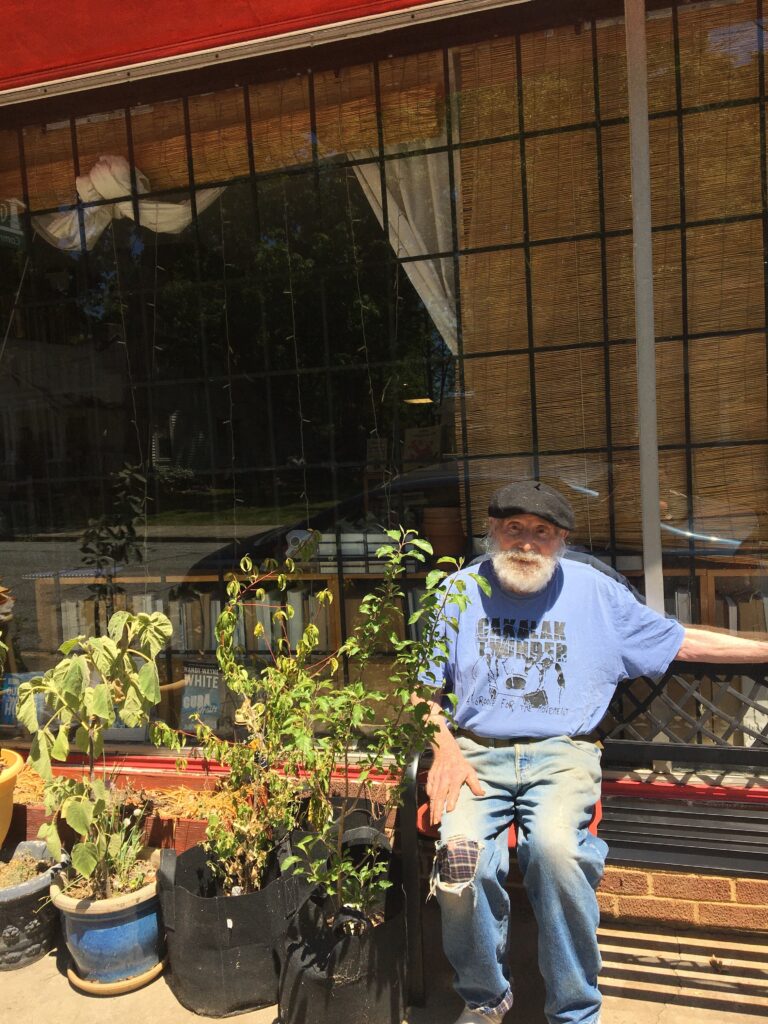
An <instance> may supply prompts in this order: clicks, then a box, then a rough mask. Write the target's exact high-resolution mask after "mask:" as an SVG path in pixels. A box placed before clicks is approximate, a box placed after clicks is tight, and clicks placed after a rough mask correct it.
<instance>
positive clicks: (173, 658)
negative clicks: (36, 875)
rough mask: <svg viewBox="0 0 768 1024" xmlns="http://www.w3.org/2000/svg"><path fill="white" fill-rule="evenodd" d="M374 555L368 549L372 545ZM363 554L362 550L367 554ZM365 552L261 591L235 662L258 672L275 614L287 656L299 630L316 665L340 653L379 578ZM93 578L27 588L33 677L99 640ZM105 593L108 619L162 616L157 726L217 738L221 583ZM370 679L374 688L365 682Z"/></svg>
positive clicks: (152, 578)
mask: <svg viewBox="0 0 768 1024" xmlns="http://www.w3.org/2000/svg"><path fill="white" fill-rule="evenodd" d="M376 546H378V543H377V544H376ZM369 548H370V550H369ZM374 550H375V547H374V546H373V545H372V544H369V545H367V546H366V547H365V548H364V549H362V550H361V549H358V548H357V547H356V548H354V550H352V551H351V552H350V555H351V557H352V560H353V561H352V566H351V571H350V572H349V573H347V566H346V564H344V563H342V567H341V571H340V569H339V566H338V564H334V565H333V571H331V566H330V565H329V564H327V560H323V561H322V562H320V563H319V564H316V565H310V566H308V567H307V569H306V570H305V571H301V572H299V573H297V575H296V576H295V577H293V578H292V579H291V581H290V583H289V586H288V589H287V590H286V591H283V592H280V591H279V590H278V589H277V587H273V588H271V589H270V588H269V586H267V587H266V588H265V589H266V595H265V598H264V600H263V601H261V602H258V601H249V602H248V603H246V604H245V605H244V612H243V616H242V618H241V622H240V626H239V635H238V636H237V637H236V640H237V644H238V646H239V647H240V648H241V649H242V651H243V655H244V657H245V658H247V659H249V660H250V661H251V662H252V663H253V664H254V665H258V664H259V662H260V661H263V663H264V664H266V663H267V661H268V659H269V658H270V651H271V650H274V649H275V644H276V641H277V639H278V637H277V634H276V627H275V625H274V623H273V622H272V614H273V612H274V610H275V606H276V605H280V604H282V605H284V606H290V607H292V608H293V616H292V617H291V618H290V619H289V620H288V622H287V623H286V629H287V633H288V640H289V642H290V644H291V646H292V647H295V645H296V644H297V643H298V641H299V639H300V638H301V635H302V633H303V631H304V628H305V625H306V624H307V623H308V622H314V623H315V625H316V626H317V628H318V631H319V645H318V647H317V649H316V652H315V653H316V657H317V658H318V660H319V659H322V658H323V657H325V656H326V655H327V654H329V653H331V652H333V651H335V650H337V649H338V647H339V646H340V645H341V643H342V641H343V639H344V637H345V636H347V635H348V634H349V632H351V631H352V630H353V629H354V627H355V625H356V624H357V622H358V620H359V606H360V602H361V600H362V598H363V597H364V595H365V594H366V593H368V592H369V591H370V590H371V589H372V587H374V586H375V584H376V582H377V580H380V579H381V577H382V573H381V571H370V570H371V567H372V566H373V565H375V564H376V563H375V558H374V556H373V554H372V552H373V551H374ZM105 582H106V581H105V578H104V577H103V576H96V575H94V574H92V573H88V572H83V571H82V570H75V571H72V572H69V573H68V572H59V573H45V574H39V575H37V576H36V578H35V579H34V597H35V616H36V626H37V634H38V644H37V649H36V650H34V651H28V652H26V653H27V661H28V662H29V663H30V665H31V666H32V667H34V668H35V669H37V670H40V671H43V670H45V669H46V668H48V667H50V666H51V665H52V664H54V662H55V659H56V657H57V649H58V647H59V645H60V644H61V643H62V642H63V640H65V639H67V638H68V637H71V636H76V635H78V634H79V633H89V634H93V633H102V632H103V631H104V630H105V628H106V622H107V619H108V615H107V602H106V600H105V598H104V597H103V596H100V595H99V592H98V591H95V590H94V588H96V587H103V586H104V584H105ZM423 582H424V573H423V572H421V573H420V574H419V573H416V572H413V573H412V574H410V573H409V574H408V576H407V578H406V582H405V590H406V593H407V595H408V597H407V600H404V601H403V608H402V611H403V614H404V616H405V619H407V615H408V613H409V611H410V610H411V609H412V607H414V604H413V600H414V598H413V597H412V595H411V590H413V591H414V592H417V591H418V589H419V584H420V585H421V586H422V587H423ZM110 584H111V585H112V586H113V587H114V588H115V592H114V593H113V596H112V605H113V609H114V610H115V611H117V610H121V609H125V610H129V611H132V612H137V613H138V612H154V611H162V612H164V613H165V614H166V615H168V617H169V619H170V620H171V624H172V626H173V637H172V641H171V644H170V645H169V647H168V648H167V650H166V651H165V653H164V657H162V658H161V659H160V662H159V668H160V672H161V683H162V684H163V686H162V701H161V704H160V705H159V707H158V709H157V715H158V717H160V718H162V719H164V720H165V721H167V722H168V723H169V724H170V725H171V726H174V727H180V728H185V729H190V730H192V729H193V728H194V719H193V716H194V715H200V717H201V718H202V719H203V720H204V721H207V722H208V723H209V724H212V725H214V727H216V728H217V731H218V732H219V733H220V734H221V735H223V736H226V735H227V734H230V733H231V732H232V731H233V723H234V712H235V708H234V705H233V704H232V701H231V698H230V695H229V694H228V692H227V691H226V688H225V687H224V686H223V683H222V682H221V680H220V679H219V677H218V666H217V662H216V636H215V627H216V621H217V619H218V616H219V614H220V612H221V610H222V608H223V607H224V605H225V603H226V599H227V598H226V583H225V580H224V578H223V576H220V575H217V574H214V573H210V574H205V573H204V574H194V575H191V574H179V573H168V574H152V575H142V574H140V573H136V574H128V573H123V574H120V575H116V576H114V577H112V578H111V580H110ZM321 590H329V591H330V592H331V594H332V595H333V600H332V602H331V604H330V605H329V604H325V603H321V602H320V601H319V600H318V598H317V594H318V592H319V591H321ZM257 624H260V625H261V626H262V629H263V635H262V636H258V637H255V636H254V627H255V626H256V625H257ZM392 625H393V629H396V630H397V631H398V634H399V635H400V636H403V635H404V630H405V629H406V628H407V627H406V626H405V625H404V620H403V619H399V620H398V621H393V624H392ZM388 653H389V652H388V650H387V647H386V646H384V647H383V648H382V651H381V652H380V655H378V656H377V657H376V658H374V659H372V661H371V663H370V665H369V666H368V668H367V670H366V671H367V672H368V673H370V675H371V679H372V681H375V683H376V685H380V683H381V679H382V678H384V677H386V674H387V666H388V664H389V657H388ZM374 677H375V678H374ZM114 738H115V739H116V740H117V739H122V740H131V739H133V740H134V741H136V742H139V741H141V740H142V739H143V737H138V736H136V737H129V736H127V735H121V736H115V737H114Z"/></svg>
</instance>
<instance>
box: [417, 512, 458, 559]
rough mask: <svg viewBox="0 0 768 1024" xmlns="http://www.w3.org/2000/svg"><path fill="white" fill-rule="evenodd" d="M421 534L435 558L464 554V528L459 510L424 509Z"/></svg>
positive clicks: (456, 556) (455, 556)
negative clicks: (430, 546) (430, 547)
mask: <svg viewBox="0 0 768 1024" xmlns="http://www.w3.org/2000/svg"><path fill="white" fill-rule="evenodd" d="M422 533H423V534H424V536H425V537H426V539H427V540H428V541H429V543H430V544H431V545H432V550H433V552H434V556H435V558H443V557H445V556H450V557H452V558H458V557H459V556H460V555H463V554H464V543H465V536H464V527H463V525H462V522H461V509H459V508H425V509H424V512H423V515H422Z"/></svg>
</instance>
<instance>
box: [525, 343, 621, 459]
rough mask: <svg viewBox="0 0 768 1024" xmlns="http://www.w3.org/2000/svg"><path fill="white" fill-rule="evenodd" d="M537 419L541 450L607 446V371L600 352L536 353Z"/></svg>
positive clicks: (597, 350) (586, 350)
mask: <svg viewBox="0 0 768 1024" xmlns="http://www.w3.org/2000/svg"><path fill="white" fill-rule="evenodd" d="M535 364H536V418H537V422H538V426H539V447H540V448H541V450H542V451H566V450H570V449H574V448H575V449H579V448H601V447H603V446H604V445H605V443H606V440H607V436H606V426H605V420H606V416H605V371H604V366H603V352H602V350H601V349H595V348H588V349H581V348H578V349H568V350H566V351H565V352H537V353H536V357H535Z"/></svg>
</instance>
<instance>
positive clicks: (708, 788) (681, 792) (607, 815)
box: [399, 752, 768, 1006]
mask: <svg viewBox="0 0 768 1024" xmlns="http://www.w3.org/2000/svg"><path fill="white" fill-rule="evenodd" d="M431 756H432V755H431V753H430V752H424V753H420V754H418V755H417V756H416V757H414V758H413V760H412V761H411V763H410V765H409V766H408V769H407V771H406V776H405V791H404V795H403V805H402V807H401V810H400V816H399V832H400V849H401V856H402V862H403V886H404V889H405V897H406V915H407V927H408V932H407V962H408V975H407V977H408V999H409V1002H410V1003H411V1004H413V1005H416V1006H419V1005H422V1004H423V1002H424V953H423V946H422V930H423V922H422V904H423V900H422V889H421V869H420V864H421V858H420V847H422V846H423V845H424V844H425V843H427V844H433V843H434V840H435V837H436V830H435V829H434V828H432V827H429V826H428V802H427V798H426V794H425V792H424V784H425V781H426V775H427V772H428V769H429V763H430V761H431ZM598 824H599V830H600V836H601V838H602V839H604V840H605V841H606V842H607V843H608V846H609V853H608V862H609V863H613V864H617V863H618V864H626V865H630V866H638V867H658V868H676V869H678V870H680V869H683V870H687V871H702V872H712V873H716V874H732V875H740V876H747V877H758V878H760V877H768V789H766V788H761V787H748V788H747V787H744V788H738V787H734V786H719V785H697V784H688V783H679V784H678V783H676V782H674V781H664V782H641V781H638V780H634V779H605V780H604V781H603V787H602V799H601V801H600V803H599V804H598V807H597V808H596V813H595V816H594V818H593V822H592V824H591V825H590V830H591V831H596V829H597V826H598ZM515 842H516V833H515V829H514V827H512V828H510V847H513V846H514V845H515Z"/></svg>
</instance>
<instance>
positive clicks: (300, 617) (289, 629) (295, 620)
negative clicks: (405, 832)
mask: <svg viewBox="0 0 768 1024" xmlns="http://www.w3.org/2000/svg"><path fill="white" fill-rule="evenodd" d="M307 596H308V591H307V590H305V589H302V588H300V587H297V588H296V589H294V590H288V591H287V592H286V594H285V605H286V608H291V609H292V610H293V615H292V616H291V617H290V618H289V619H288V621H287V622H286V624H285V628H286V633H287V635H288V643H289V644H290V645H291V650H296V647H297V646H298V644H299V643H300V641H301V638H302V636H303V635H304V625H305V623H304V603H305V600H306V598H307Z"/></svg>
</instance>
